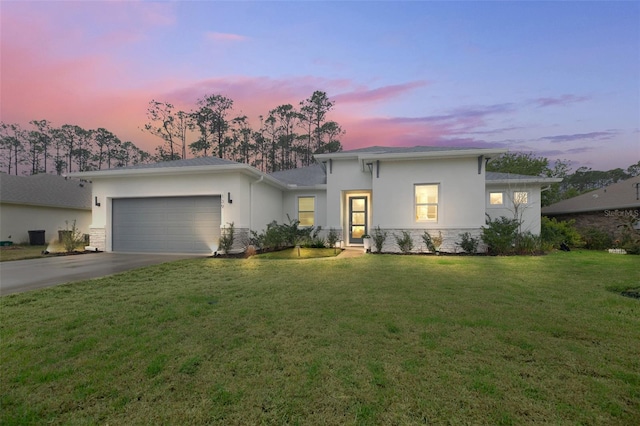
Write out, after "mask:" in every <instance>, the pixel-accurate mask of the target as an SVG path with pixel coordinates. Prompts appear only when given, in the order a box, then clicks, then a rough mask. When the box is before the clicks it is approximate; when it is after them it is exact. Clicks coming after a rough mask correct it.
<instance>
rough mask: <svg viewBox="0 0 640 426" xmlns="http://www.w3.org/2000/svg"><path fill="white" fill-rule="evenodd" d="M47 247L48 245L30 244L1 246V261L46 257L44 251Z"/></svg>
mask: <svg viewBox="0 0 640 426" xmlns="http://www.w3.org/2000/svg"><path fill="white" fill-rule="evenodd" d="M46 249H47V246H30V245H22V244H19V245H12V246H6V247H0V262H6V261H9V260H23V259H35V258H38V257H44V255H43V254H42V252H43V251H44V250H46Z"/></svg>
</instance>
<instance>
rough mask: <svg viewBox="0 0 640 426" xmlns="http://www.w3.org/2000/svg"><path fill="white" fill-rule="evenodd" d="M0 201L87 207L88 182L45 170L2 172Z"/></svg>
mask: <svg viewBox="0 0 640 426" xmlns="http://www.w3.org/2000/svg"><path fill="white" fill-rule="evenodd" d="M0 202H2V203H10V204H25V205H32V206H46V207H58V208H72V209H83V210H91V183H89V182H86V181H80V180H77V179H67V178H64V177H62V176H57V175H48V174H39V175H33V176H14V175H7V174H2V175H0Z"/></svg>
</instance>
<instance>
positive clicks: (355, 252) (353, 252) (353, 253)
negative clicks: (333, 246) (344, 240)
mask: <svg viewBox="0 0 640 426" xmlns="http://www.w3.org/2000/svg"><path fill="white" fill-rule="evenodd" d="M364 255H365V252H364V249H363V248H361V247H349V248H346V249H344V250H342V253H340V254H339V255H338V256H337V257H339V258H340V259H345V258H350V257H360V256H364Z"/></svg>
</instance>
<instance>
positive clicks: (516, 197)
mask: <svg viewBox="0 0 640 426" xmlns="http://www.w3.org/2000/svg"><path fill="white" fill-rule="evenodd" d="M528 202H529V193H528V192H514V193H513V204H527V203H528Z"/></svg>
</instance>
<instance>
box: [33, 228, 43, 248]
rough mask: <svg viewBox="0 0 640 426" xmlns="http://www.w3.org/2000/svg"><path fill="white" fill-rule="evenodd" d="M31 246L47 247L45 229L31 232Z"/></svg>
mask: <svg viewBox="0 0 640 426" xmlns="http://www.w3.org/2000/svg"><path fill="white" fill-rule="evenodd" d="M29 244H30V245H32V246H43V245H45V239H44V229H38V230H35V231H29Z"/></svg>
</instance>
